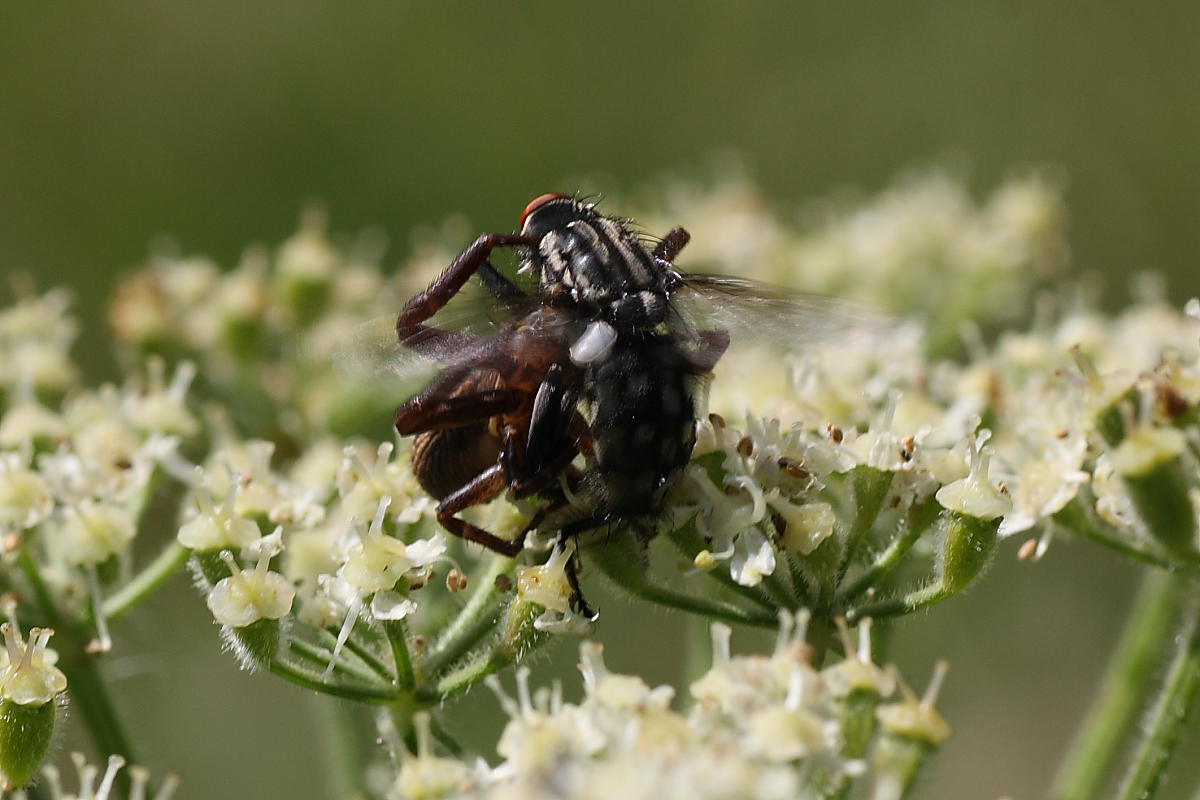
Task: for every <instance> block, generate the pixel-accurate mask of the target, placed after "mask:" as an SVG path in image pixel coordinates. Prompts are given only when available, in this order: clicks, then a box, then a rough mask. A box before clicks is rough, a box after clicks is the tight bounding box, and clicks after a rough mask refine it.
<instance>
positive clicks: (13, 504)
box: [0, 292, 200, 602]
mask: <svg viewBox="0 0 1200 800" xmlns="http://www.w3.org/2000/svg"><path fill="white" fill-rule="evenodd" d="M65 314H66V304H65V299H64V295H63V294H62V293H61V292H50V293H48V294H46V295H44V296H42V297H41V298H34V299H31V298H25V299H22V300H20V301H19V302H18V303H17V304H16V305H15V306H12V307H10V308H8V309H5V310H3V311H0V338H3V340H4V342H3V345H4V346H3V348H2V349H0V361H2V362H3V369H0V372H3V376H2V380H3V383H2V384H0V388H2V389H3V390H4V393H5V394H4V398H3V400H4V402H3V403H2V404H0V408H2V409H3V416H2V417H0V531H2V532H3V534H4V535H5V537H6V538H4V539H3V541H2V542H0V547H3V549H5V550H8V551H11V550H14V549H16V548H17V547H21V546H27V547H29V548H30V549H31V550H33V551H35V552H36V553H37V558H36V561H37V563H38V564H39V565H40V566H41V567H42V568H43V573H42V575H43V578H44V579H45V580H47V581H49V582H51V583H53V584H54V585H55V586H56V587H57V588H58V589H60V590H63V591H64V596H73V597H75V598H76V602H77V601H78V599H79V598H81V597H82V598H86V597H89V596H90V593H89V592H88V591H75V592H68V591H66V590H67V588H68V587H72V586H73V587H74V588H75V589H80V588H82V586H83V584H84V582H85V581H86V576H87V575H88V573H90V572H91V571H92V570H94V568H95V567H97V566H99V565H102V564H106V563H108V562H110V561H111V560H113V559H114V558H115V559H117V560H120V559H121V558H123V557H125V556H126V555H128V552H129V550H130V547H131V544H132V540H133V538H134V536H135V534H136V532H137V520H138V517H139V515H140V514H141V512H142V510H143V509H144V508H145V507H146V504H147V502H148V501H149V499H150V495H151V494H152V492H153V490H154V488H155V486H156V485H157V482H158V479H159V478H160V477H161V476H162V475H164V474H168V473H170V472H172V471H178V470H179V469H182V468H183V467H185V466H186V462H184V461H183V460H182V459H181V458H180V456H179V455H178V451H179V449H180V448H181V446H182V445H183V444H184V443H185V442H187V441H189V440H191V439H193V438H194V437H195V436H196V435H197V434H198V433H199V430H200V425H199V422H198V420H197V419H196V418H195V417H194V416H193V414H192V413H191V411H190V410H189V409H188V407H187V403H186V394H187V392H188V388H189V386H190V384H191V382H192V380H193V378H194V376H195V370H194V368H193V367H192V365H191V364H189V363H187V362H183V363H181V364H179V365H178V366H177V367H176V368H175V370H174V373H173V374H172V375H171V377H170V378H169V379H168V377H167V375H166V372H165V367H164V365H163V363H162V361H161V360H152V361H150V362H149V363H148V364H147V365H146V369H145V372H144V374H143V375H135V376H133V377H130V378H128V379H127V380H126V382H125V384H124V385H123V386H120V387H117V386H112V385H104V386H101V387H100V388H99V389H83V388H80V387H79V386H78V385H77V383H76V377H75V376H76V375H77V372H78V370H77V369H76V368H75V366H74V364H73V362H71V361H70V358H69V355H68V353H67V349H68V347H69V345H70V341H71V338H72V336H73V332H74V329H75V323H74V321H73V320H71V319H70V318H69V317H66V316H65ZM28 353H35V354H37V355H36V356H31V357H28V358H27V357H26V355H27V354H28ZM23 354H26V355H23ZM51 373H52V374H51Z"/></svg>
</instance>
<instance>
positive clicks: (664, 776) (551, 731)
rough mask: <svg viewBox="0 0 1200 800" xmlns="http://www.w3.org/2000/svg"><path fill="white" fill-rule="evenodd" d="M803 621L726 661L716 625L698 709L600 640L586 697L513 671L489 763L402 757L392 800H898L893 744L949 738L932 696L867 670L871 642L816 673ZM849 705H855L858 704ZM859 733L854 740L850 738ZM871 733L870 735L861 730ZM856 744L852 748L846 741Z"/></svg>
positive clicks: (586, 653)
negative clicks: (764, 648)
mask: <svg viewBox="0 0 1200 800" xmlns="http://www.w3.org/2000/svg"><path fill="white" fill-rule="evenodd" d="M806 619H807V617H806V616H805V615H803V614H802V615H801V616H800V624H799V625H798V626H796V627H795V629H794V632H793V628H792V626H791V625H790V624H788V625H785V626H784V628H783V630H782V632H781V635H780V637H779V641H778V644H777V646H776V648H775V651H774V652H773V653H772V654H770V655H767V656H762V655H751V656H733V655H731V654H730V650H729V641H730V631H729V629H728V628H727V627H725V626H724V625H720V624H718V625H716V626H714V629H713V644H714V659H713V665H712V668H711V669H710V670H709V671H708V672H707V673H706V674H705V675H704V676H702V677H701V678H700V679H699V680H697V681H695V682H694V683H693V684H692V685H691V697H692V700H693V704H692V708H691V710H690V711H688V712H681V711H678V710H676V709H674V708H673V707H672V701H673V699H674V694H675V692H674V690H673V689H672V688H671V687H669V686H658V687H655V688H651V687H650V686H648V685H647V684H646V683H645V682H643V681H642V680H641V679H640V678H638V677H635V676H632V675H621V674H617V673H613V672H611V671H609V670H608V668H607V667H606V666H605V664H604V661H603V659H602V658H601V647H600V645H598V644H595V643H590V642H585V643H584V644H583V645H581V648H580V665H579V668H580V671H581V672H582V673H583V684H584V692H585V695H584V698H583V700H582V701H580V702H579V703H578V704H573V703H568V702H566V701H565V700H564V699H563V697H562V692H561V687H559V686H558V685H555V686H554V688H553V689H542V690H539V691H537V692H531V691H530V688H529V685H528V671H527V670H525V669H521V670H518V672H517V697H516V698H515V699H514V698H512V697H510V696H509V695H507V694H506V693H505V692H504V691H503V690H502V689H501V688H500V682H499V681H498V680H496V679H494V678H493V679H491V680H490V681H489V683H490V685H491V687H492V689H493V690H494V691H495V692H496V693H497V695H498V696H499V698H500V702H501V705H502V706H503V707H504V710H505V712H506V713H507V714H508V716H509V722H508V725H507V726H506V727H505V729H504V733H503V734H502V735H501V737H500V741H499V744H498V746H497V750H498V752H499V755H500V757H501V759H502V760H501V762H500V763H499V764H498V765H497V766H495V767H488V766H487V765H486V764H483V763H482V762H479V761H477V762H465V761H458V760H455V759H451V758H443V757H437V756H435V755H433V754H432V752H430V749H429V747H428V746H427V745H426V744H424V743H422V746H421V747H419V748H418V752H417V753H416V754H409V753H408V752H406V751H403V750H402V751H401V753H400V759H399V765H398V770H397V773H398V774H397V777H396V780H395V782H394V784H393V785H392V788H391V792H390V794H389V797H391V798H394V800H413V799H415V798H488V800H502V799H503V800H509V798H529V799H531V800H533V799H536V798H551V797H572V798H581V799H582V798H610V797H622V798H628V799H629V800H639V799H640V798H647V800H649V799H650V798H654V800H670V799H671V798H681V799H682V798H688V800H695V799H697V798H714V799H715V798H743V797H755V798H764V799H766V798H780V800H783V799H784V798H788V799H789V800H790V799H791V798H804V797H827V796H829V792H830V791H832V790H833V789H834V787H838V786H845V787H846V789H847V790H849V788H850V786H851V784H852V783H854V782H857V783H856V785H858V786H862V787H866V786H871V787H873V788H872V791H873V792H874V794H873V796H875V797H878V798H886V797H891V796H892V795H890V794H888V793H886V791H885V790H884V789H883V787H885V786H887V785H890V784H891V783H893V782H894V781H895V776H894V775H892V774H891V771H890V770H891V767H892V766H893V764H892V763H891V762H888V761H884V760H880V758H879V757H878V754H877V751H879V752H882V750H884V749H885V748H883V747H881V746H880V744H879V743H880V742H882V741H884V740H886V739H888V738H899V739H906V740H912V741H920V742H924V743H926V744H929V745H935V744H937V743H939V742H940V741H941V740H942V739H944V738H945V737H946V736H947V735H948V734H949V729H948V727H947V726H946V723H945V722H944V721H943V720H942V719H941V717H940V716H938V714H937V712H936V711H934V710H933V701H934V699H935V697H936V687H934V690H933V691H931V692H929V693H927V694H926V696H925V697H924V698H921V699H919V700H918V699H917V698H915V697H914V696H912V695H911V692H908V690H907V689H906V690H905V691H906V693H905V694H904V695H903V696H902V697H901V698H900V699H896V700H893V699H891V698H892V696H893V695H894V693H895V690H896V687H897V681H896V680H895V678H894V677H893V675H892V673H890V672H888V671H885V670H883V669H880V668H879V667H878V666H876V665H875V664H873V663H872V661H871V657H870V643H869V637H868V636H867V635H866V630H865V628H864V629H863V630H862V631H861V633H862V636H861V643H860V644H859V646H857V647H855V645H854V644H853V643H851V642H849V641H848V634H847V641H846V642H845V647H846V651H845V652H846V657H845V658H843V659H840V660H836V663H833V664H832V665H831V666H828V667H825V668H824V669H817V668H815V667H814V666H813V663H812V652H811V650H810V648H809V646H808V645H807V644H806V643H805V641H804V634H805V624H804V623H805V620H806ZM851 698H853V702H851V700H850V699H851ZM847 725H855V726H860V727H858V728H857V730H858V731H859V733H858V734H856V735H854V736H853V737H848V736H847V735H846V732H845V731H846V726H847ZM863 732H865V734H866V735H865V736H863V735H862V733H863ZM851 739H853V741H851Z"/></svg>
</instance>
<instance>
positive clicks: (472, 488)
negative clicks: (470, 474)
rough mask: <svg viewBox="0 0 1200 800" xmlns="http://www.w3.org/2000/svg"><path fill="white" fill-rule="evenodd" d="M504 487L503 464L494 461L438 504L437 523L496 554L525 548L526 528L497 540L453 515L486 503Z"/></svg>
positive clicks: (511, 556)
mask: <svg viewBox="0 0 1200 800" xmlns="http://www.w3.org/2000/svg"><path fill="white" fill-rule="evenodd" d="M506 486H508V479H507V478H506V477H505V475H504V466H503V465H502V464H494V465H493V466H491V467H488V468H487V469H486V470H484V471H483V472H481V473H479V475H477V476H475V478H474V479H473V480H472V481H471V482H470V483H468V484H467V485H466V486H464V487H462V488H461V489H459V490H458V491H456V492H454V493H453V494H451V495H450V496H449V497H447V498H446V499H445V500H443V501H442V502H441V503H440V504H439V505H438V508H437V519H438V522H440V523H441V524H442V527H443V528H445V529H446V530H448V531H450V532H451V533H453V534H454V535H455V536H459V537H461V538H463V539H466V540H467V541H469V542H475V543H476V544H481V545H483V546H484V547H486V548H487V549H488V550H491V551H493V552H496V553H499V554H500V555H504V556H508V557H509V558H513V557H515V556H516V555H517V554H518V553H520V552H521V550H522V548H524V547H525V535H526V534H527V533H528V529H526V530H523V531H521V533H519V534H518V535H517V538H515V539H501V538H500V537H499V536H496V535H495V534H493V533H488V532H487V531H485V530H484V529H483V528H480V527H479V526H477V525H472V524H471V523H469V522H467V521H466V520H464V519H459V518H458V517H457V516H456V515H457V514H458V513H459V512H460V511H463V510H464V509H467V508H470V507H471V506H474V505H479V504H480V503H486V502H487V501H488V500H491V499H492V498H493V497H495V496H496V495H498V494H500V492H502V491H504V488H505V487H506Z"/></svg>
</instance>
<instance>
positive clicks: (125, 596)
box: [102, 539, 192, 620]
mask: <svg viewBox="0 0 1200 800" xmlns="http://www.w3.org/2000/svg"><path fill="white" fill-rule="evenodd" d="M191 554H192V551H191V550H189V549H188V548H186V547H184V546H183V545H181V544H180V543H179V542H177V541H175V540H174V539H172V540H171V542H170V544H168V545H167V546H166V547H164V548H163V550H162V552H161V553H159V554H158V556H157V557H156V558H155V559H154V560H153V561H151V562H150V563H149V564H147V565H146V566H145V567H143V568H142V570H141V571H140V572H138V574H137V575H134V576H133V578H132V579H130V581H129V582H128V583H126V584H125V585H124V586H122V587H121V588H120V589H119V590H117V591H116V592H115V593H113V594H111V595H109V596H108V597H107V598H105V600H104V605H103V607H102V609H103V612H104V616H105V617H107V618H108V619H110V620H113V619H117V618H118V617H120V616H122V615H123V614H124V613H125V612H126V611H129V610H130V609H131V608H134V607H135V606H137V605H138V604H140V603H141V602H142V601H143V600H145V599H146V598H147V597H149V596H150V595H152V594H154V592H156V591H158V589H159V588H161V587H162V586H163V585H164V584H165V583H166V582H167V581H169V580H170V579H171V578H173V577H174V576H175V574H176V573H177V572H179V571H180V570H182V569H183V567H184V565H185V564H187V560H188V557H189V556H190V555H191Z"/></svg>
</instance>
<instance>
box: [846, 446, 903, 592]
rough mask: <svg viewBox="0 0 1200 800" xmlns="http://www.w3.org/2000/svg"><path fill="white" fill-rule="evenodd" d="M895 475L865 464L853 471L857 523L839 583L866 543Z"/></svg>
mask: <svg viewBox="0 0 1200 800" xmlns="http://www.w3.org/2000/svg"><path fill="white" fill-rule="evenodd" d="M892 477H893V473H892V472H890V471H887V470H881V469H875V468H874V467H868V466H862V465H860V466H857V467H855V468H854V469H853V470H852V471H851V473H850V479H851V483H852V485H853V486H854V504H855V514H854V524H853V525H852V526H851V528H850V533H849V535H848V536H847V537H846V550H845V552H844V553H843V555H842V562H841V564H840V565H839V566H838V572H837V580H838V583H841V581H842V578H844V577H845V575H846V572H847V571H848V570H849V569H850V565H851V564H852V563H854V557H855V556H856V555H857V554H858V550H859V548H860V547H862V543H863V541H864V540H865V539H866V538H867V534H868V533H870V531H871V527H872V526H874V524H875V520H876V519H877V518H878V517H879V511H880V509H882V508H883V500H884V498H885V497H887V493H888V489H889V488H891V485H892Z"/></svg>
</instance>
